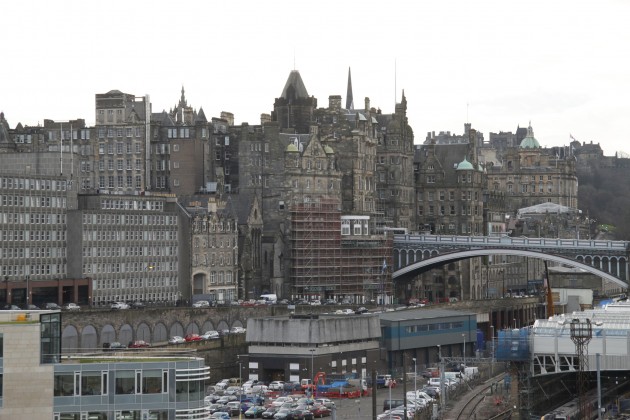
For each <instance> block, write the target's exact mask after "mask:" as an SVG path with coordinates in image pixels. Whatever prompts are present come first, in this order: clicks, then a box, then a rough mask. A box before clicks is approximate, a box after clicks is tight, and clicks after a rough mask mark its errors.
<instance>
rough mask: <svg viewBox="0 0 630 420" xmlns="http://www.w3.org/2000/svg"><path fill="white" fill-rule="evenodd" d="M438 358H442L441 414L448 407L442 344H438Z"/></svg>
mask: <svg viewBox="0 0 630 420" xmlns="http://www.w3.org/2000/svg"><path fill="white" fill-rule="evenodd" d="M437 347H438V358H439V359H440V416H441V415H442V413H443V412H444V407H446V392H445V388H444V363H443V361H442V346H440V345H439V344H438V346H437Z"/></svg>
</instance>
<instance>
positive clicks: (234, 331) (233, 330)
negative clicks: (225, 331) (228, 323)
mask: <svg viewBox="0 0 630 420" xmlns="http://www.w3.org/2000/svg"><path fill="white" fill-rule="evenodd" d="M245 331H246V330H245V328H243V327H232V328H230V334H243V333H244V332H245Z"/></svg>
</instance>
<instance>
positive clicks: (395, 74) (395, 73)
mask: <svg viewBox="0 0 630 420" xmlns="http://www.w3.org/2000/svg"><path fill="white" fill-rule="evenodd" d="M396 76H397V70H396V59H395V58H394V106H396Z"/></svg>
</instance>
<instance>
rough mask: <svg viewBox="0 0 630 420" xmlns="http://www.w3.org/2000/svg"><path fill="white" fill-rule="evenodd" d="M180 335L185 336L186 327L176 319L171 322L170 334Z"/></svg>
mask: <svg viewBox="0 0 630 420" xmlns="http://www.w3.org/2000/svg"><path fill="white" fill-rule="evenodd" d="M176 335H178V336H180V337H183V336H185V335H186V334H184V327H183V326H182V324H181V323H180V322H179V321H175V322H173V323H172V324H171V328H170V336H171V337H174V336H176Z"/></svg>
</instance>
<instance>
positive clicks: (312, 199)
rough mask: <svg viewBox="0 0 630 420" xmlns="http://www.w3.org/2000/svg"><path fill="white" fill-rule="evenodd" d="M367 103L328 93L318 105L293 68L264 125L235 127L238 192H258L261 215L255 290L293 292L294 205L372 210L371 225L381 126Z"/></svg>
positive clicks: (371, 213) (360, 212)
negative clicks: (354, 105) (355, 105)
mask: <svg viewBox="0 0 630 420" xmlns="http://www.w3.org/2000/svg"><path fill="white" fill-rule="evenodd" d="M366 104H367V107H366V108H367V109H366V111H355V110H345V109H342V108H341V97H339V96H334V95H333V96H331V97H330V98H329V106H328V108H324V109H317V108H316V106H317V100H316V99H315V98H314V97H312V96H309V95H308V91H307V90H306V87H305V85H304V82H303V81H302V78H301V76H300V74H299V72H298V71H295V70H294V71H292V72H291V73H290V74H289V77H288V79H287V82H286V84H285V87H284V89H283V91H282V94H281V96H280V97H279V98H276V101H275V103H274V110H273V112H272V113H271V115H270V117H269V118H268V119H267V118H263V119H264V123H263V124H262V126H254V127H250V126H249V125H248V124H242V125H241V126H240V127H238V128H235V130H236V131H238V132H239V134H240V135H239V138H238V147H239V149H238V150H239V153H238V159H239V168H238V181H239V186H238V192H239V195H241V196H245V197H253V196H255V197H257V198H258V203H259V205H260V207H261V216H262V220H263V231H262V232H261V237H260V251H261V265H260V273H261V277H260V279H251V284H252V285H253V286H254V287H256V288H258V289H257V290H260V291H265V290H267V291H272V290H273V291H276V292H277V293H278V294H279V295H284V296H289V295H295V293H296V290H295V289H292V288H293V287H295V284H296V283H295V279H294V278H293V277H291V273H292V272H294V271H291V270H292V267H293V264H294V263H295V259H296V258H298V257H297V254H296V253H295V252H293V250H292V246H293V245H295V242H292V240H293V239H295V237H294V234H295V232H294V231H293V230H292V224H291V220H292V218H294V217H297V214H298V213H299V211H297V212H296V209H297V208H298V207H299V206H303V205H306V207H308V208H311V207H312V206H318V205H319V203H326V204H325V205H330V204H331V203H333V204H332V205H333V207H336V209H335V211H340V215H341V214H354V215H360V216H372V219H371V223H373V224H375V223H376V222H375V219H376V217H374V216H375V215H377V213H376V206H375V196H376V182H375V179H374V171H375V162H376V152H377V149H376V146H377V134H378V135H380V130H379V129H378V121H377V120H376V119H375V118H373V117H372V114H375V113H376V111H375V110H373V109H371V108H370V107H369V100H368V101H366ZM401 118H402V117H401ZM269 120H270V121H269ZM246 200H248V201H249V202H250V203H252V202H253V200H252V199H251V198H247V199H246ZM334 203H336V204H334ZM309 211H310V210H309ZM337 223H339V220H337ZM326 226H328V225H326ZM321 228H322V229H324V230H326V229H328V228H327V227H324V226H321ZM292 238H293V239H292ZM298 240H299V239H298ZM292 244H293V245H292ZM243 252H245V250H243ZM246 258H247V257H245V255H244V260H245V259H246ZM255 260H256V257H254V256H252V257H251V261H255ZM312 269H313V270H316V269H317V268H316V265H313V266H312ZM252 273H256V270H254V271H253V272H252ZM287 279H288V282H287V281H286V280H287ZM249 283H250V281H249V280H246V284H249ZM258 285H259V286H258ZM301 290H302V291H303V289H302V288H301ZM249 292H250V290H248V291H247V294H249ZM298 294H300V295H301V292H300V293H298Z"/></svg>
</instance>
